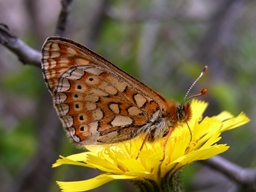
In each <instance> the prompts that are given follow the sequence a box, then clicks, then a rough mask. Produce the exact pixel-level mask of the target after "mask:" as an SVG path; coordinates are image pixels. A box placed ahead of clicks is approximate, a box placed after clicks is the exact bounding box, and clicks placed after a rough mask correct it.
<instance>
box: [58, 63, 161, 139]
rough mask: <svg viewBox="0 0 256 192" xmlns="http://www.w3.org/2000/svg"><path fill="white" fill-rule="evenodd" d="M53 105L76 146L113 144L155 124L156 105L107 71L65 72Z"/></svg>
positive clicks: (75, 69) (94, 68) (77, 68)
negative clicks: (77, 144)
mask: <svg viewBox="0 0 256 192" xmlns="http://www.w3.org/2000/svg"><path fill="white" fill-rule="evenodd" d="M54 103H55V107H56V109H57V111H58V114H59V117H60V119H61V120H62V123H63V126H64V128H65V129H66V130H67V133H68V135H69V136H70V137H71V138H72V139H73V140H74V141H75V142H76V143H79V144H101V143H115V142H121V141H124V140H128V139H131V138H133V137H135V136H136V135H137V134H139V133H140V132H144V131H145V129H146V128H147V127H148V126H150V125H153V124H154V123H155V122H156V121H158V119H159V116H160V109H159V106H158V104H157V103H156V102H155V101H154V100H152V99H151V98H148V97H147V96H145V95H142V94H140V93H138V92H137V91H136V90H135V89H134V88H133V86H132V85H130V84H128V83H127V82H125V80H123V79H122V78H120V77H119V76H118V75H115V74H114V73H113V72H111V71H109V70H108V69H105V68H102V67H99V66H94V65H91V66H90V65H87V66H73V67H71V68H70V69H68V70H67V71H65V72H64V73H63V74H62V75H61V77H60V78H59V81H58V86H57V87H56V91H55V92H54Z"/></svg>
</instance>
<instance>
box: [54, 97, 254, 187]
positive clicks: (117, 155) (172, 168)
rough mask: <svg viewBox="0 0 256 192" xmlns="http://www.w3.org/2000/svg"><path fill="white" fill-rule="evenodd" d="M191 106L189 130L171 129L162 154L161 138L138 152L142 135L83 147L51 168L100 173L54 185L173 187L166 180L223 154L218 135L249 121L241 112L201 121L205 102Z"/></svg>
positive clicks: (193, 102) (195, 102) (224, 146)
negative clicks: (122, 182)
mask: <svg viewBox="0 0 256 192" xmlns="http://www.w3.org/2000/svg"><path fill="white" fill-rule="evenodd" d="M191 107H192V113H193V115H192V118H191V120H190V121H189V122H188V124H189V127H188V125H186V124H184V125H182V126H179V127H177V128H175V129H174V130H173V132H172V134H171V136H170V138H169V140H168V142H167V145H166V148H165V152H164V150H163V144H164V142H165V138H162V139H159V140H156V141H154V142H146V143H145V145H144V146H143V148H142V149H140V148H141V144H142V142H143V140H144V137H145V135H143V134H141V135H139V136H138V137H136V138H134V139H132V140H128V141H125V142H122V143H117V144H112V145H101V146H85V147H86V148H87V149H88V150H89V151H88V152H84V153H79V154H75V155H71V156H68V157H61V158H60V159H59V160H57V162H56V163H55V164H54V165H53V166H54V167H56V166H60V165H63V164H71V165H78V166H84V167H89V168H93V169H98V170H100V171H101V172H102V174H101V175H99V176H97V177H95V178H92V179H88V180H85V181H75V182H57V184H58V185H59V186H60V188H61V189H62V190H63V191H70V192H71V191H86V190H90V189H93V188H96V187H98V186H101V185H103V184H105V183H107V182H109V181H112V180H117V179H121V180H131V181H133V182H134V183H136V184H138V186H139V187H141V188H142V187H143V188H147V187H149V189H150V190H149V191H154V190H157V189H160V188H163V187H166V186H165V185H174V183H172V182H170V181H169V179H168V178H170V177H171V178H174V177H175V175H176V174H177V173H179V172H180V170H181V169H182V168H183V167H184V166H185V165H187V164H189V163H192V162H194V161H197V160H204V159H208V158H210V157H212V156H214V155H217V154H220V153H222V152H224V151H226V150H227V149H228V148H229V147H228V146H227V145H226V144H217V142H218V141H219V140H220V139H221V137H220V134H221V133H222V132H224V131H227V130H230V129H233V128H236V127H238V126H240V125H243V124H245V123H247V122H248V121H249V119H248V118H247V117H246V116H245V115H244V114H243V113H240V114H239V115H238V116H237V117H233V116H232V115H231V114H230V113H228V112H222V113H220V114H219V115H217V116H213V117H205V118H204V119H202V114H203V112H204V110H205V109H206V107H207V103H205V102H202V101H197V100H193V101H192V103H191ZM188 128H190V130H191V133H192V135H191V134H190V131H189V130H188ZM164 153H165V154H164ZM163 157H164V159H163ZM177 175H179V174H177Z"/></svg>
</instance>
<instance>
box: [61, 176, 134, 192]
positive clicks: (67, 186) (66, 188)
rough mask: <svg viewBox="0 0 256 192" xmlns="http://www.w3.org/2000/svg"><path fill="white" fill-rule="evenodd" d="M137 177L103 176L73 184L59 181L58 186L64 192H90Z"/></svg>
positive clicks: (73, 182) (72, 182)
mask: <svg viewBox="0 0 256 192" xmlns="http://www.w3.org/2000/svg"><path fill="white" fill-rule="evenodd" d="M135 178H136V176H128V175H108V174H102V175H99V176H97V177H94V178H92V179H88V180H85V181H71V182H63V181H57V184H58V185H59V186H60V188H61V189H62V191H63V192H79V191H88V190H91V189H94V188H96V187H99V186H101V185H104V184H105V183H108V182H110V181H112V180H115V179H128V180H129V179H135Z"/></svg>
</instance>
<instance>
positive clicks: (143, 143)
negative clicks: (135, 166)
mask: <svg viewBox="0 0 256 192" xmlns="http://www.w3.org/2000/svg"><path fill="white" fill-rule="evenodd" d="M150 134H151V133H150V132H147V134H146V136H145V138H144V140H143V142H142V144H141V146H140V150H139V153H138V155H137V156H136V159H138V157H139V155H140V151H141V150H142V148H143V146H144V145H145V143H146V141H147V140H148V138H149V136H150Z"/></svg>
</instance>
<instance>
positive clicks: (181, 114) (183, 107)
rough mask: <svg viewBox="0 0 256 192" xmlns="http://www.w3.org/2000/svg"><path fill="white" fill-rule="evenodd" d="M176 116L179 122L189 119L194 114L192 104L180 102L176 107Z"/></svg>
mask: <svg viewBox="0 0 256 192" xmlns="http://www.w3.org/2000/svg"><path fill="white" fill-rule="evenodd" d="M176 116H177V120H178V121H179V122H187V121H189V120H190V118H191V116H192V111H191V107H190V104H189V103H186V104H179V105H178V106H177V108H176Z"/></svg>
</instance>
